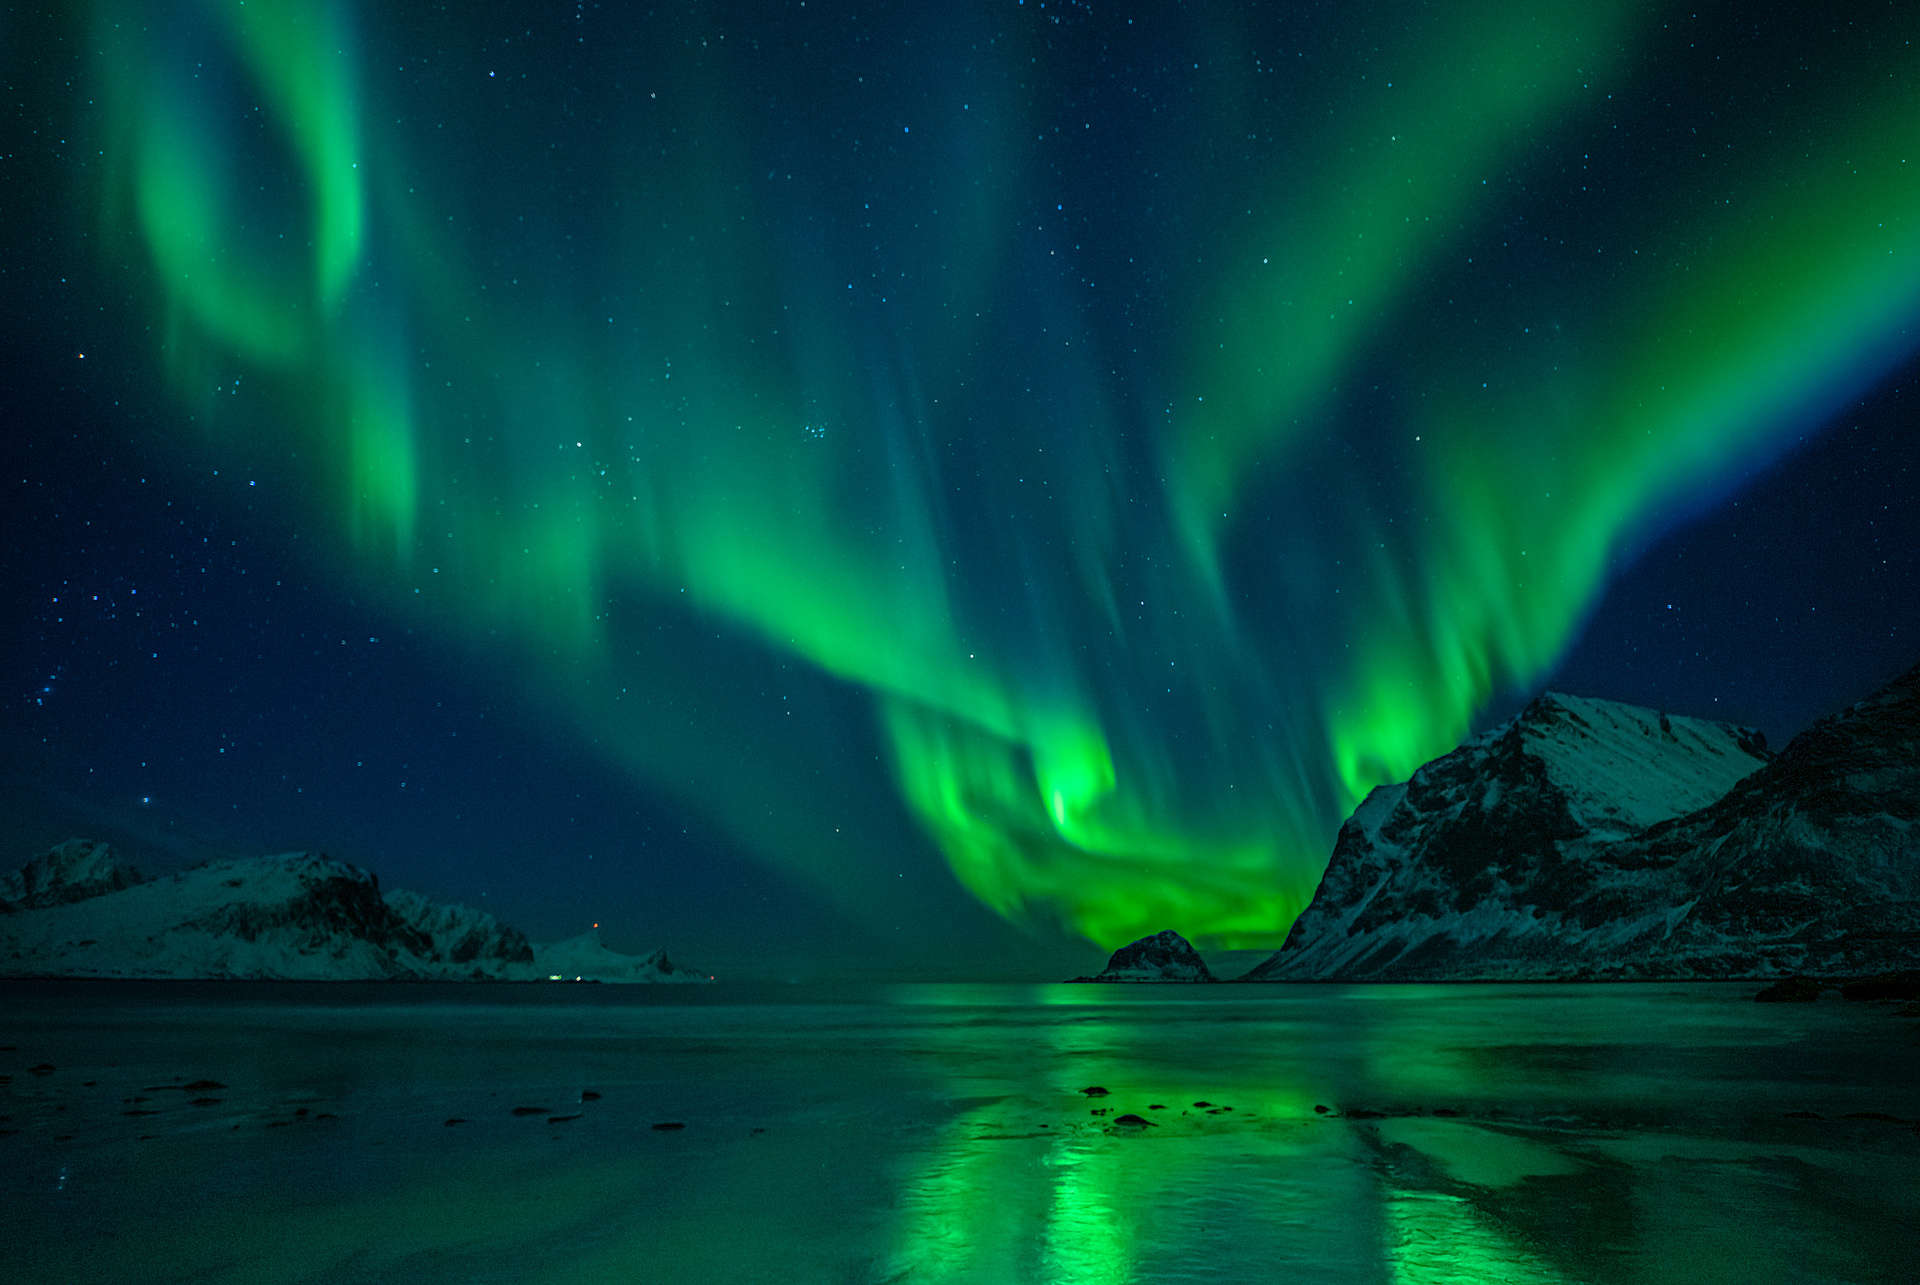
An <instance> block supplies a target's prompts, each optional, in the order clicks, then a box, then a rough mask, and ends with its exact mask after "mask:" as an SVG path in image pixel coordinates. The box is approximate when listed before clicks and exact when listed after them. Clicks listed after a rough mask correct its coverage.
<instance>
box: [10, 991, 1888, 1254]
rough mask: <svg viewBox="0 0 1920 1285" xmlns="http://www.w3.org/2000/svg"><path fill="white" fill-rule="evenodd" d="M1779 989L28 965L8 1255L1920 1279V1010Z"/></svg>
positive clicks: (18, 996)
mask: <svg viewBox="0 0 1920 1285" xmlns="http://www.w3.org/2000/svg"><path fill="white" fill-rule="evenodd" d="M1752 991H1753V987H1751V986H1736V985H1730V986H1678V987H1676V986H1596V987H1539V988H1533V987H1511V986H1508V987H1481V986H1447V987H1434V986H1370V987H1352V988H1347V987H1330V986H1329V987H1300V986H1292V987H1256V986H1244V987H1242V986H1220V987H1209V988H1192V989H1187V988H1161V987H1155V988H1111V987H1090V986H956V985H927V986H892V987H872V988H866V989H860V990H843V991H832V990H827V991H820V990H801V989H796V988H787V989H782V990H778V991H772V990H766V991H752V990H742V989H740V988H737V987H725V986H715V987H698V988H692V987H688V988H678V987H676V988H666V987H656V988H645V987H634V988H614V987H553V988H547V987H430V986H421V987H409V986H396V985H381V986H366V987H361V986H345V987H342V986H328V987H322V986H283V985H265V984H254V985H250V984H234V985H227V986H191V985H166V984H145V985H139V984H33V985H29V984H4V985H0V1045H6V1046H11V1048H10V1049H8V1050H7V1051H4V1052H0V1075H5V1076H8V1077H10V1078H9V1081H8V1082H7V1083H6V1084H4V1085H0V1116H5V1117H6V1119H4V1120H0V1131H6V1132H4V1134H0V1245H4V1246H5V1248H4V1250H3V1251H0V1257H4V1260H5V1266H4V1268H3V1269H0V1271H4V1273H5V1274H6V1275H7V1276H8V1278H9V1279H12V1280H22V1281H49V1282H53V1281H58V1282H78V1281H115V1282H119V1281H181V1282H186V1281H195V1282H198V1281H221V1282H256V1281H313V1282H322V1281H324V1282H352V1281H442V1280H444V1281H476V1282H477V1281H489V1282H491V1281H499V1282H508V1281H511V1282H522V1281H530V1282H541V1281H568V1282H575V1281H613V1282H620V1281H635V1282H649V1281H661V1282H694V1283H699V1282H710V1281H711V1282H736V1281H737V1282H766V1281H777V1282H809V1281H830V1282H857V1283H866V1282H902V1283H905V1282H983V1283H988V1285H1014V1283H1017V1282H1029V1281H1032V1282H1083V1281H1084V1282H1098V1283H1101V1285H1122V1283H1123V1282H1158V1281H1196V1282H1198V1281H1207V1282H1242V1281H1245V1282H1263V1281H1456V1280H1457V1281H1485V1280H1497V1281H1643V1280H1645V1281H1667V1280H1671V1281H1685V1282H1689V1285H1702V1283H1705V1282H1715V1281H1729V1282H1735V1281H1738V1282H1752V1281H1806V1280H1835V1281H1859V1280H1911V1279H1914V1275H1915V1272H1916V1271H1920V1268H1916V1266H1915V1263H1916V1261H1920V1260H1916V1259H1915V1258H1914V1256H1913V1254H1914V1251H1913V1249H1912V1229H1913V1227H1915V1226H1916V1225H1920V1133H1916V1131H1915V1124H1914V1120H1915V1118H1916V1117H1920V1021H1915V1020H1913V1019H1911V1018H1903V1017H1900V1016H1898V1015H1896V1013H1895V1012H1894V1011H1893V1010H1891V1009H1889V1008H1887V1007H1884V1006H1862V1005H1850V1004H1844V1003H1841V1002H1837V1001H1835V1002H1823V1003H1820V1004H1815V1005H1785V1006H1783V1005H1760V1004H1755V1003H1753V1002H1752V999H1751V995H1752ZM46 1063H51V1064H52V1065H53V1067H54V1069H53V1070H52V1071H50V1072H42V1073H36V1072H34V1071H33V1070H32V1069H30V1068H33V1067H35V1066H39V1065H42V1064H46ZM200 1081H216V1082H218V1084H219V1085H220V1086H221V1087H218V1088H197V1089H190V1088H184V1087H174V1086H185V1085H190V1084H194V1083H196V1082H200ZM1095 1085H1098V1086H1101V1087H1104V1088H1106V1089H1107V1090H1108V1092H1107V1093H1106V1094H1105V1095H1095V1096H1089V1095H1087V1094H1085V1093H1083V1092H1082V1090H1084V1089H1087V1088H1089V1087H1091V1086H1095ZM586 1090H591V1091H592V1092H594V1093H598V1094H599V1095H600V1096H599V1097H598V1098H597V1099H595V1098H590V1099H587V1100H584V1101H583V1100H582V1095H583V1091H586ZM1201 1103H1205V1104H1207V1105H1204V1106H1202V1105H1198V1104H1201ZM516 1107H533V1108H540V1109H539V1110H535V1111H529V1112H523V1113H522V1114H518V1115H516V1114H514V1110H513V1109H514V1108H516ZM1101 1112H1105V1113H1106V1114H1099V1113H1101ZM136 1113H137V1114H136ZM1124 1114H1135V1115H1138V1116H1140V1117H1142V1118H1143V1119H1147V1120H1150V1121H1151V1124H1150V1125H1149V1126H1146V1127H1139V1126H1123V1125H1119V1124H1116V1123H1115V1121H1116V1120H1117V1119H1118V1117H1120V1116H1122V1115H1124ZM563 1117H576V1118H571V1119H567V1118H563ZM1883 1117H1893V1118H1883ZM454 1119H457V1120H461V1121H464V1123H458V1124H448V1123H446V1122H447V1121H449V1120H454ZM657 1124H679V1125H681V1126H683V1127H680V1128H675V1129H657V1128H655V1127H654V1126H655V1125H657Z"/></svg>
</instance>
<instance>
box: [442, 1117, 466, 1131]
mask: <svg viewBox="0 0 1920 1285" xmlns="http://www.w3.org/2000/svg"><path fill="white" fill-rule="evenodd" d="M466 1122H467V1118H466V1117H465V1116H460V1115H450V1116H448V1117H447V1118H446V1119H444V1120H442V1121H441V1122H440V1123H441V1124H442V1125H444V1126H446V1127H447V1128H449V1129H451V1128H452V1127H453V1126H454V1125H456V1124H465V1123H466Z"/></svg>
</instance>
